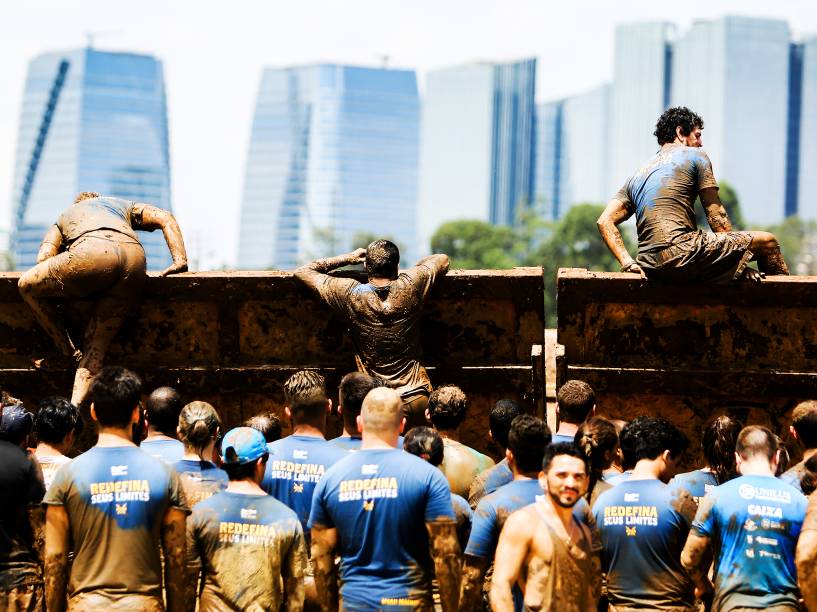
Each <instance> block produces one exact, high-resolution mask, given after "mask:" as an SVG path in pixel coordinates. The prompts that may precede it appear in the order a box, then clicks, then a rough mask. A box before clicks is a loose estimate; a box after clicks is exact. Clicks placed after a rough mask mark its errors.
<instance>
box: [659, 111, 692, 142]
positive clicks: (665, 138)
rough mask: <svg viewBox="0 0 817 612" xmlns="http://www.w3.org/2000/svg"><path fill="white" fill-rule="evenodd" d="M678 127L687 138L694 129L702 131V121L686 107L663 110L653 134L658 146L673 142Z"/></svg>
mask: <svg viewBox="0 0 817 612" xmlns="http://www.w3.org/2000/svg"><path fill="white" fill-rule="evenodd" d="M677 127H680V128H681V133H682V134H683V135H684V136H689V135H690V134H691V133H692V130H694V129H695V128H696V127H697V128H701V129H704V120H703V119H702V118H701V116H700V115H697V114H695V113H693V112H692V111H691V110H689V109H688V108H687V107H686V106H673V107H672V108H668V109H667V110H665V111H664V112H663V113H662V114H661V116H660V117H659V118H658V123H656V124H655V131H654V132H653V134H654V135H655V137H656V138H657V139H658V144H659V145H665V144H667V143H668V142H672V141H674V140H675V128H677Z"/></svg>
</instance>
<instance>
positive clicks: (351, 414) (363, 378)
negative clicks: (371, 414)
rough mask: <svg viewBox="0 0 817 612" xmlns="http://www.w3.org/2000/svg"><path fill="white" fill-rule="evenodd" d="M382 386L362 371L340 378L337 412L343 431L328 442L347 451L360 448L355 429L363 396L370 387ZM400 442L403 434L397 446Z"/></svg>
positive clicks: (358, 436)
mask: <svg viewBox="0 0 817 612" xmlns="http://www.w3.org/2000/svg"><path fill="white" fill-rule="evenodd" d="M382 386H383V384H382V383H381V382H380V381H379V380H377V379H376V378H374V377H373V376H369V375H368V374H364V373H363V372H352V373H350V374H347V375H346V376H344V377H343V378H341V379H340V388H339V389H338V413H340V415H341V417H343V433H342V434H341V435H339V436H338V437H337V438H333V439H332V440H329V444H331V445H332V446H337V447H338V448H342V449H343V450H347V451H356V450H357V449H359V448H360V443H361V440H362V438H361V437H360V432H359V431H358V430H357V417H358V416H360V407H361V406H362V405H363V398H365V397H366V394H368V393H369V391H371V390H372V389H374V388H376V387H382ZM402 443H403V436H400V441H399V443H398V446H400V445H402Z"/></svg>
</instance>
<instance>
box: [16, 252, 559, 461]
mask: <svg viewBox="0 0 817 612" xmlns="http://www.w3.org/2000/svg"><path fill="white" fill-rule="evenodd" d="M18 278H19V274H16V273H6V274H0V387H2V388H4V389H6V390H7V391H8V392H9V393H11V394H12V395H14V396H15V397H20V398H22V399H24V400H25V401H26V402H27V403H29V404H31V405H34V404H35V403H36V400H37V399H38V398H40V397H42V396H44V395H47V394H60V395H70V389H71V383H72V380H73V369H72V364H71V363H70V362H68V361H67V360H65V359H64V358H62V357H61V356H60V355H58V354H56V353H55V350H54V347H53V346H52V344H51V342H50V339H49V338H48V337H47V336H46V335H45V334H44V332H42V330H41V329H40V328H39V326H38V325H37V324H36V322H35V321H34V319H33V316H32V314H31V312H30V310H29V309H28V308H27V307H26V306H25V304H24V303H23V302H22V301H21V300H20V297H19V294H18V292H17V279H18ZM543 291H544V284H543V279H542V269H541V268H516V269H513V270H504V271H470V270H465V271H463V270H453V271H451V272H450V273H449V274H448V275H447V276H446V277H445V278H443V279H442V281H441V282H440V283H439V284H438V286H437V287H436V288H435V289H434V291H433V293H432V295H431V297H430V299H429V301H428V303H427V306H426V310H425V313H424V317H423V321H422V339H423V347H424V351H425V362H426V364H427V365H428V366H429V373H430V376H431V379H432V382H433V383H434V384H435V385H440V384H443V383H454V384H458V385H460V386H461V387H462V388H463V390H464V391H465V392H466V393H467V394H468V396H469V398H470V399H471V411H470V414H469V418H468V421H467V423H466V425H465V426H464V431H463V432H462V433H463V438H464V441H465V443H466V444H471V445H473V446H475V447H477V448H480V449H483V450H488V451H490V450H492V449H491V448H490V447H489V445H488V440H487V438H486V434H487V429H488V419H487V414H488V411H490V408H491V407H492V406H493V404H494V402H495V401H496V400H497V399H500V398H503V397H510V398H514V399H521V400H524V401H526V402H528V403H529V405H530V406H531V409H532V410H535V411H536V412H538V413H539V414H543V411H544V407H543V396H544V379H545V376H544V360H543V356H542V352H541V350H539V352H538V353H535V354H534V355H533V356H532V350H533V347H534V346H535V345H538V346H541V345H542V344H543V342H544V302H543ZM90 305H91V304H90V303H89V302H78V303H70V304H68V303H66V304H65V308H64V316H65V318H66V320H68V321H69V322H70V329H71V330H72V332H73V334H74V337H80V338H81V330H82V324H83V321H84V320H85V317H86V315H87V311H88V308H89V307H90ZM41 358H45V360H46V361H45V364H46V367H45V368H44V369H37V368H35V367H34V362H35V360H37V359H41ZM106 363H108V364H119V365H124V366H127V367H129V368H132V369H133V370H135V371H136V372H138V373H139V374H140V375H141V376H142V377H143V378H144V380H145V383H146V388H147V389H152V388H155V387H157V386H160V385H166V384H167V385H172V386H175V387H177V388H178V389H179V390H180V391H181V392H182V394H183V396H184V398H185V400H187V401H189V400H192V399H202V400H206V401H210V402H212V403H213V404H214V405H215V406H216V407H217V408H218V409H219V411H220V413H221V415H222V417H223V418H224V420H225V423H226V426H227V427H231V426H234V425H236V424H237V423H240V422H241V421H242V420H243V419H245V418H247V417H249V416H252V415H254V414H257V413H260V412H263V411H268V410H272V411H274V412H278V413H279V414H280V413H281V410H282V404H283V392H282V384H283V382H284V381H285V380H286V378H287V377H288V376H289V375H290V374H291V373H292V372H294V371H296V370H298V369H301V368H317V369H319V370H321V371H322V372H323V373H324V374H325V375H326V376H327V382H328V385H329V388H330V389H337V384H338V382H339V380H340V377H341V376H343V374H345V373H347V372H349V371H352V370H354V360H353V354H352V346H351V341H350V339H349V337H348V335H347V334H346V330H345V327H344V324H343V322H342V321H341V320H339V319H338V317H337V316H336V315H335V314H334V313H333V312H332V311H331V310H329V309H328V308H327V307H326V306H324V305H323V304H322V303H320V302H319V301H318V300H317V299H315V298H313V297H312V295H311V294H309V293H308V292H307V291H306V290H305V289H304V288H303V287H302V286H300V285H299V284H298V283H297V282H296V281H294V279H293V278H292V275H291V274H289V273H287V272H254V273H250V272H231V273H221V272H208V273H188V274H182V275H177V276H171V277H168V278H156V277H151V278H150V279H149V280H148V282H147V285H146V288H145V292H144V296H143V300H142V302H141V303H140V304H139V305H138V306H137V308H136V309H135V310H134V312H133V313H132V315H131V316H130V317H129V318H128V319H127V320H126V321H125V323H124V325H123V327H122V330H121V331H120V333H119V334H118V335H117V337H116V339H115V340H114V342H113V345H112V346H111V349H110V351H109V354H108V358H107V360H106ZM331 425H332V428H333V431H337V430H338V428H339V425H340V424H339V422H338V421H337V420H334V421H333V423H332V424H331Z"/></svg>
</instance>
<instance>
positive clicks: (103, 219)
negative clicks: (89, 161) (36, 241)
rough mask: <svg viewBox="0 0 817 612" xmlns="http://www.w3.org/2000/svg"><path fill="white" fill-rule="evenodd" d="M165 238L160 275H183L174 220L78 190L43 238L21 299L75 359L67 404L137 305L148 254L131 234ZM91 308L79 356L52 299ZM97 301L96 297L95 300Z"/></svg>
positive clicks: (23, 280) (84, 387)
mask: <svg viewBox="0 0 817 612" xmlns="http://www.w3.org/2000/svg"><path fill="white" fill-rule="evenodd" d="M155 229H161V230H162V232H163V233H164V236H165V240H166V241H167V246H168V248H169V249H170V254H171V255H172V256H173V263H172V264H171V265H170V266H169V267H168V268H167V269H166V270H164V271H163V272H161V274H160V276H166V275H168V274H173V273H176V272H184V271H186V270H187V253H186V251H185V249H184V241H183V240H182V233H181V230H180V229H179V226H178V224H177V223H176V219H175V218H174V217H173V215H172V214H170V213H169V212H168V211H166V210H162V209H161V208H156V207H155V206H150V205H148V204H141V203H138V202H129V201H127V200H122V199H120V198H110V197H102V196H100V195H99V194H98V193H92V192H83V193H80V194H79V195H78V196H77V199H76V201H75V202H74V205H73V206H71V207H69V208H68V209H66V210H65V211H64V212H63V213H62V214H61V215H60V217H59V219H57V222H56V223H55V224H54V225H52V226H51V228H50V229H49V230H48V232H47V233H46V235H45V238H43V242H42V244H41V245H40V251H39V253H38V254H37V265H36V266H34V267H33V268H31V269H30V270H28V271H27V272H25V273H23V275H22V276H21V277H20V281H19V283H18V287H19V289H20V294H21V295H22V297H23V300H25V302H26V303H27V304H28V305H29V307H30V308H31V310H32V311H33V312H34V316H35V318H36V319H37V321H38V322H39V324H40V325H41V326H42V328H43V329H44V330H45V332H46V333H47V334H48V335H49V336H50V337H51V338H52V339H53V340H54V342H55V343H56V345H57V347H58V348H59V349H60V350H61V351H62V352H63V353H64V354H65V355H68V356H73V357H74V358H76V359H77V360H78V362H79V365H78V368H77V373H76V376H75V378H74V389H73V393H72V395H71V403H72V404H74V405H75V406H79V405H80V404H81V403H82V401H83V400H84V399H85V396H86V395H87V392H88V387H89V386H90V384H91V379H92V378H93V376H94V375H95V374H96V373H97V372H98V371H99V370H100V369H101V368H102V361H103V360H104V358H105V353H106V352H107V350H108V345H109V344H110V343H111V340H112V339H113V337H114V335H116V332H117V331H118V330H119V327H120V326H121V325H122V322H123V321H124V320H125V317H126V316H127V314H128V312H130V310H131V308H132V307H133V305H134V304H135V303H136V298H137V297H138V295H139V293H140V292H141V290H142V285H144V282H145V279H146V278H147V275H146V272H145V269H146V268H145V265H146V264H145V251H144V249H143V248H142V245H141V244H140V243H139V239H138V238H137V236H136V231H135V230H144V231H153V230H155ZM91 295H93V296H95V299H96V304H95V306H94V310H93V312H92V314H91V318H90V321H89V322H88V325H87V326H86V328H85V336H84V341H83V344H82V351H80V350H79V349H78V347H77V345H76V343H75V342H74V341H73V340H72V339H71V337H70V336H69V335H68V330H67V328H66V327H65V325H64V324H62V323H60V322H59V316H58V313H57V309H56V305H55V304H54V303H53V302H52V300H53V299H54V298H64V297H73V298H87V297H89V296H91ZM97 296H98V297H97Z"/></svg>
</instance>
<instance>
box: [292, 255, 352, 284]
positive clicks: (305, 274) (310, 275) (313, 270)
mask: <svg viewBox="0 0 817 612" xmlns="http://www.w3.org/2000/svg"><path fill="white" fill-rule="evenodd" d="M365 261H366V249H356V250H354V251H352V252H351V253H346V254H344V255H337V256H336V257H326V258H324V259H316V260H315V261H313V262H312V263H308V264H306V265H305V266H301V267H300V268H298V269H297V270H295V272H293V273H292V275H293V276H294V277H295V278H296V279H298V280H299V281H301V282H302V283H303V284H305V285H306V286H307V287H309V288H310V289H312V290H314V291H317V292H318V293H320V289H319V288H320V285H321V283H323V281H324V278H325V277H326V274H327V273H329V272H331V271H332V270H337V269H338V268H343V267H344V266H355V265H358V264H362V263H364V262H365Z"/></svg>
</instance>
